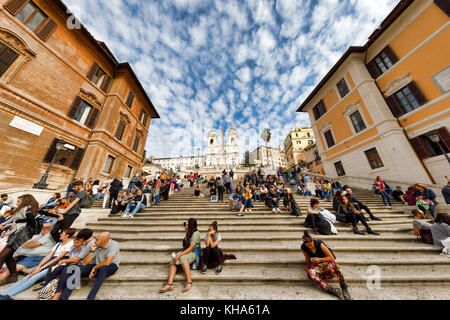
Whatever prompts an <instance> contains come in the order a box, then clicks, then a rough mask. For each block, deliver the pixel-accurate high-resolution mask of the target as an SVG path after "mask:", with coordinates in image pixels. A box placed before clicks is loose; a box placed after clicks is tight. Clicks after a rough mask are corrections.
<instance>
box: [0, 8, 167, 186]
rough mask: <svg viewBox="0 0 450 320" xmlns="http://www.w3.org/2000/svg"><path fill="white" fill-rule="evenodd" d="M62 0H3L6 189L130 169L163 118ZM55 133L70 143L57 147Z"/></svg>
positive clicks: (0, 72)
mask: <svg viewBox="0 0 450 320" xmlns="http://www.w3.org/2000/svg"><path fill="white" fill-rule="evenodd" d="M68 19H72V20H73V19H74V17H73V16H71V14H70V13H68V10H67V8H66V7H65V5H64V4H63V3H62V2H61V1H58V0H52V1H50V0H48V1H43V0H33V1H26V0H13V1H9V0H8V1H0V117H1V119H2V121H1V122H0V135H1V137H2V138H1V140H0V149H1V150H2V157H0V189H2V190H4V189H9V188H16V187H19V188H30V187H32V186H33V184H34V183H36V182H38V181H39V179H40V177H41V176H42V175H43V173H44V172H45V170H46V169H47V168H48V166H49V164H50V162H51V161H52V160H54V161H55V162H54V165H53V167H52V170H51V171H50V175H49V178H48V180H47V182H48V184H49V188H60V187H64V186H67V184H68V183H70V182H71V181H72V180H73V179H74V178H80V177H85V178H87V177H92V178H98V179H101V180H108V179H111V178H114V177H116V176H120V177H124V176H131V175H132V174H134V173H135V172H136V171H137V170H140V169H141V168H142V165H143V161H144V160H145V159H144V158H145V151H144V148H145V143H146V139H147V136H148V130H149V127H150V121H151V119H152V118H159V115H158V113H157V111H156V110H155V108H154V106H153V104H152V102H151V101H150V99H149V97H148V96H147V94H146V93H145V90H144V88H143V87H142V85H141V83H140V82H139V80H138V79H137V77H136V75H135V73H134V72H133V70H132V68H131V66H130V65H129V64H128V63H119V62H118V61H117V60H116V59H115V57H114V56H113V55H112V53H111V52H110V51H109V49H108V48H107V46H106V45H105V44H104V43H102V42H99V41H97V40H95V39H94V38H93V37H92V35H90V33H89V32H88V31H87V30H86V28H85V27H84V26H83V25H80V26H79V28H72V27H70V24H69V23H67V22H68ZM57 139H59V140H63V141H64V148H63V149H62V150H58V151H57V150H56V142H57Z"/></svg>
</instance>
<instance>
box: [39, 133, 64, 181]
mask: <svg viewBox="0 0 450 320" xmlns="http://www.w3.org/2000/svg"><path fill="white" fill-rule="evenodd" d="M64 144H65V142H64V140H61V139H58V140H56V152H55V154H54V155H53V158H52V161H51V162H50V165H49V166H48V168H47V170H45V173H44V175H43V176H42V177H41V180H40V181H39V182H38V183H35V184H34V185H33V189H44V190H45V189H47V187H48V183H47V178H48V174H49V172H50V170H51V169H52V166H53V164H54V163H55V160H56V156H57V155H58V152H59V151H60V150H62V149H63V148H64Z"/></svg>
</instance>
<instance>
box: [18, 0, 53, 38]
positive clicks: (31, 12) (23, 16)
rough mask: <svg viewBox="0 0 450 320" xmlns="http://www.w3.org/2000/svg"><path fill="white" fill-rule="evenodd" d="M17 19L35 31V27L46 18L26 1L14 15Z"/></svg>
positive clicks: (32, 4)
mask: <svg viewBox="0 0 450 320" xmlns="http://www.w3.org/2000/svg"><path fill="white" fill-rule="evenodd" d="M16 18H17V20H19V21H20V22H22V23H23V24H24V25H26V26H27V27H28V29H30V30H31V31H33V32H34V31H36V29H37V27H38V26H39V25H41V23H42V22H44V20H45V19H46V18H47V16H46V15H45V14H44V13H43V12H42V11H41V10H39V8H38V7H36V6H35V5H34V3H32V2H28V3H27V4H26V5H25V7H23V9H22V10H20V11H19V13H18V14H17V15H16Z"/></svg>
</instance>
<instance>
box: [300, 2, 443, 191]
mask: <svg viewBox="0 0 450 320" xmlns="http://www.w3.org/2000/svg"><path fill="white" fill-rule="evenodd" d="M449 10H450V8H449V2H448V1H441V0H437V1H432V0H420V1H419V0H404V1H401V2H400V3H399V4H398V5H397V6H396V7H395V8H394V10H393V11H392V12H391V13H390V14H389V15H388V17H387V18H386V19H385V20H384V21H383V22H382V24H381V25H380V27H379V28H378V29H377V30H375V32H374V33H373V34H372V35H371V36H370V38H369V40H368V42H367V43H366V44H365V45H364V46H362V47H350V48H349V49H348V50H347V51H346V52H345V54H344V56H343V57H342V58H341V59H340V60H339V61H338V62H337V63H336V65H335V66H334V67H333V68H332V69H331V70H330V72H329V73H328V74H327V75H326V76H325V78H324V79H323V80H322V81H321V82H320V83H319V85H318V86H317V87H316V88H315V89H314V90H313V92H312V93H311V94H310V95H309V97H308V98H307V99H306V100H305V101H304V102H303V103H302V105H301V106H300V108H299V109H298V111H299V112H301V111H303V112H308V113H309V117H310V119H311V123H312V127H313V130H314V133H315V137H316V144H317V148H318V152H319V156H320V158H321V163H322V165H323V169H324V172H325V173H326V174H327V175H331V176H343V175H349V176H362V177H376V176H378V175H380V176H382V177H383V178H385V179H392V180H397V181H405V182H411V183H413V182H421V183H425V184H434V183H436V184H440V185H442V184H445V183H446V182H447V180H446V178H445V176H446V175H447V176H448V175H449V172H450V170H449V169H450V165H449V162H448V160H447V158H446V155H447V154H448V152H449V150H450V135H449V128H450V118H449V112H450V108H449V105H450V41H449V39H450V28H449V24H450V23H449V15H450V12H449ZM447 156H448V155H447Z"/></svg>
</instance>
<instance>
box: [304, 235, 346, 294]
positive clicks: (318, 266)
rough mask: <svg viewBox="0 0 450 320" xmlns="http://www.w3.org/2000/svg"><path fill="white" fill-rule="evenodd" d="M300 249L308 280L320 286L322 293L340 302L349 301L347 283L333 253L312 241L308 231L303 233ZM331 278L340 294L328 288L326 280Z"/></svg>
mask: <svg viewBox="0 0 450 320" xmlns="http://www.w3.org/2000/svg"><path fill="white" fill-rule="evenodd" d="M301 249H302V252H303V255H304V256H305V261H306V265H307V266H308V268H307V269H306V275H307V276H308V278H309V279H311V280H312V281H313V282H314V283H315V284H316V285H318V286H320V287H321V288H322V290H323V291H324V292H327V293H329V294H331V295H333V296H335V297H338V298H339V299H341V300H342V299H343V298H344V299H345V300H351V297H350V293H349V292H348V287H347V283H346V282H345V279H344V275H343V274H342V271H341V268H340V267H339V266H338V265H337V264H336V256H335V255H334V253H333V251H332V250H331V249H330V248H329V247H328V246H327V245H326V244H325V243H324V242H323V241H322V240H314V239H313V238H312V237H311V236H310V235H309V233H308V231H305V233H304V235H303V244H302V246H301ZM333 277H336V278H337V280H338V281H339V284H340V286H341V289H342V293H341V290H339V289H335V288H333V287H330V286H329V285H328V284H327V283H326V280H329V279H331V278H333ZM342 295H343V296H342Z"/></svg>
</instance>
